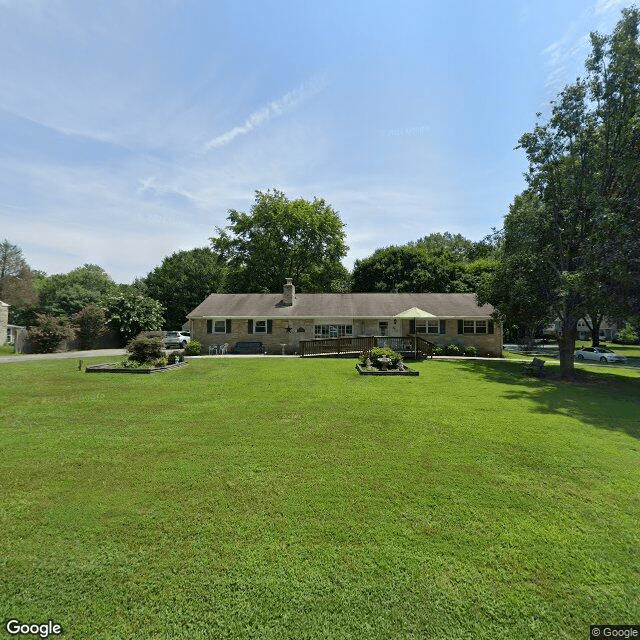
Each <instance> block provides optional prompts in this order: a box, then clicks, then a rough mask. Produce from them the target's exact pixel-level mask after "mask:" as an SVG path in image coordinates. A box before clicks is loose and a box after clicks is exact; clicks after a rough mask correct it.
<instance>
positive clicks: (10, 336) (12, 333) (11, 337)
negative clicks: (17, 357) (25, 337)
mask: <svg viewBox="0 0 640 640" xmlns="http://www.w3.org/2000/svg"><path fill="white" fill-rule="evenodd" d="M26 330H27V327H21V326H19V325H17V324H8V325H7V342H8V343H9V344H15V343H16V341H17V340H18V336H19V335H20V334H21V333H24V332H26Z"/></svg>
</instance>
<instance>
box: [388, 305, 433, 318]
mask: <svg viewBox="0 0 640 640" xmlns="http://www.w3.org/2000/svg"><path fill="white" fill-rule="evenodd" d="M393 317H394V318H411V319H415V318H436V317H437V316H434V315H433V313H429V312H428V311H423V310H422V309H418V307H411V309H407V310H406V311H402V312H401V313H396V315H395V316H393Z"/></svg>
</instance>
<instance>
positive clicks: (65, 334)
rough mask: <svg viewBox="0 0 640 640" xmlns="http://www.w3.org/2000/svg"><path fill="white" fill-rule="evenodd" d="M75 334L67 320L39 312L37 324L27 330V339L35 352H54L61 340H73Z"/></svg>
mask: <svg viewBox="0 0 640 640" xmlns="http://www.w3.org/2000/svg"><path fill="white" fill-rule="evenodd" d="M74 335H75V332H74V330H73V328H72V327H71V326H70V325H69V323H68V322H67V321H66V320H64V319H61V318H57V317H56V316H52V315H48V314H46V313H39V314H37V316H36V325H35V326H34V327H29V329H28V330H27V340H28V341H29V343H30V344H31V348H32V349H33V352H34V353H53V352H54V351H55V350H56V349H57V348H58V347H59V346H60V343H61V342H66V341H67V340H73V338H74Z"/></svg>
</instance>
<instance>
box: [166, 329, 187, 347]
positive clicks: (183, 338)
mask: <svg viewBox="0 0 640 640" xmlns="http://www.w3.org/2000/svg"><path fill="white" fill-rule="evenodd" d="M189 342H191V336H190V334H189V332H188V331H167V332H166V333H165V334H164V346H165V347H167V348H170V347H182V348H183V349H184V348H185V347H186V346H187V345H188V344H189Z"/></svg>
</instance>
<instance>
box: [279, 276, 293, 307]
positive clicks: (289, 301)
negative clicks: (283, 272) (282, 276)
mask: <svg viewBox="0 0 640 640" xmlns="http://www.w3.org/2000/svg"><path fill="white" fill-rule="evenodd" d="M295 298H296V288H295V286H294V285H293V278H287V281H286V282H285V283H284V290H283V292H282V302H283V303H284V304H285V306H287V307H293V303H294V302H295Z"/></svg>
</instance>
